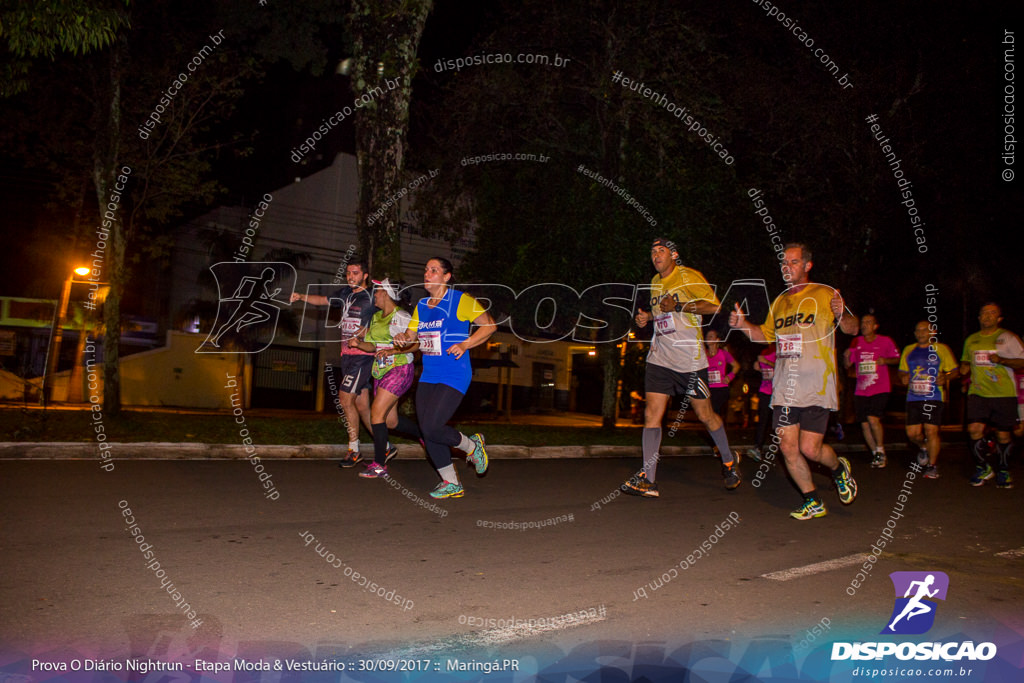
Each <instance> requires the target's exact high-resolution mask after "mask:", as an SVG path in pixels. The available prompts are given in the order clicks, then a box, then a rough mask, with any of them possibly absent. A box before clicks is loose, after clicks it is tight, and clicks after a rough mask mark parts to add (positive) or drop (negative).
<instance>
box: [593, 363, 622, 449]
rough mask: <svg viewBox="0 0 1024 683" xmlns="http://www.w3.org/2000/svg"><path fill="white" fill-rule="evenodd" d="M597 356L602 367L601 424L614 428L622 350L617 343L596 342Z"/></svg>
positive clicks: (607, 427)
mask: <svg viewBox="0 0 1024 683" xmlns="http://www.w3.org/2000/svg"><path fill="white" fill-rule="evenodd" d="M597 357H598V358H599V359H600V360H601V366H602V367H603V369H604V391H603V392H602V396H601V426H602V427H603V428H604V429H614V428H615V418H616V416H618V413H619V406H618V395H619V391H618V389H619V374H620V373H621V371H622V352H621V351H620V350H619V345H618V344H598V345H597Z"/></svg>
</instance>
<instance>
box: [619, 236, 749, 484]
mask: <svg viewBox="0 0 1024 683" xmlns="http://www.w3.org/2000/svg"><path fill="white" fill-rule="evenodd" d="M651 261H652V263H654V269H655V270H656V271H658V272H657V274H656V275H655V276H654V278H653V279H652V280H651V296H650V307H649V308H650V310H644V307H642V309H641V310H640V312H639V313H637V315H636V324H637V325H638V326H640V327H645V326H646V325H647V323H649V322H651V321H652V320H653V321H654V336H653V338H652V339H651V350H650V352H649V353H648V354H647V371H646V375H645V378H644V390H645V399H646V409H645V411H644V431H643V436H642V445H643V457H644V463H643V469H642V470H641V471H640V472H638V473H637V474H636V475H634V476H633V477H630V479H629V480H628V481H626V482H625V483H623V484H622V485H621V486H620V487H619V489H620V490H621V491H622V492H623V493H626V494H629V495H632V496H643V497H645V498H656V497H658V486H657V484H656V483H655V474H656V472H657V467H658V459H659V455H658V450H659V449H660V448H661V423H662V419H663V418H664V417H665V410H666V409H667V408H668V404H669V401H670V400H671V399H672V396H683V397H684V398H683V401H684V403H683V405H684V410H685V406H686V404H687V402H689V404H690V405H692V406H693V411H694V412H695V413H696V414H697V418H698V419H699V420H700V421H701V422H702V423H704V426H705V427H706V428H707V430H708V433H710V434H711V438H712V440H713V441H714V442H715V446H717V447H718V452H719V453H720V454H721V457H722V476H723V477H724V479H725V488H727V489H729V490H732V489H735V488H736V487H737V486H739V485H740V476H739V468H738V467H737V459H736V457H735V456H734V455H733V452H732V450H730V449H729V439H728V438H727V437H726V435H725V428H724V425H723V424H722V418H720V417H719V416H718V414H717V413H715V411H714V410H712V408H711V391H710V389H709V388H708V357H707V353H705V351H704V338H703V335H702V334H701V316H702V315H714V314H715V313H717V312H718V309H719V305H720V304H719V302H718V297H716V296H715V292H714V290H713V289H711V285H709V284H708V282H707V280H705V279H704V276H703V275H701V274H700V273H699V272H698V271H696V270H694V269H692V268H687V267H685V266H683V265H682V264H681V263H679V252H678V250H677V249H676V246H675V244H673V243H672V241H671V240H667V239H664V238H660V237H659V238H658V239H656V240H654V243H653V244H652V245H651Z"/></svg>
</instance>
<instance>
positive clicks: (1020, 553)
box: [996, 548, 1024, 560]
mask: <svg viewBox="0 0 1024 683" xmlns="http://www.w3.org/2000/svg"><path fill="white" fill-rule="evenodd" d="M996 557H1006V558H1009V559H1011V560H1012V559H1014V558H1017V557H1024V548H1014V549H1013V550H1005V551H1003V552H1001V553H996Z"/></svg>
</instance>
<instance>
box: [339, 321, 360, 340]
mask: <svg viewBox="0 0 1024 683" xmlns="http://www.w3.org/2000/svg"><path fill="white" fill-rule="evenodd" d="M361 322H362V321H361V320H359V318H343V319H342V321H341V331H342V333H343V334H344V335H345V336H347V337H353V336H355V334H356V332H358V331H359V328H360V327H362V325H360V323H361Z"/></svg>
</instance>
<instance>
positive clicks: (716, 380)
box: [708, 370, 722, 384]
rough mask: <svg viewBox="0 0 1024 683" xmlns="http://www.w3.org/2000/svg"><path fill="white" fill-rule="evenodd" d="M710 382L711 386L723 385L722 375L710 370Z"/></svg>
mask: <svg viewBox="0 0 1024 683" xmlns="http://www.w3.org/2000/svg"><path fill="white" fill-rule="evenodd" d="M708 382H709V383H710V384H721V383H722V373H721V372H719V371H718V370H708Z"/></svg>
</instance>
